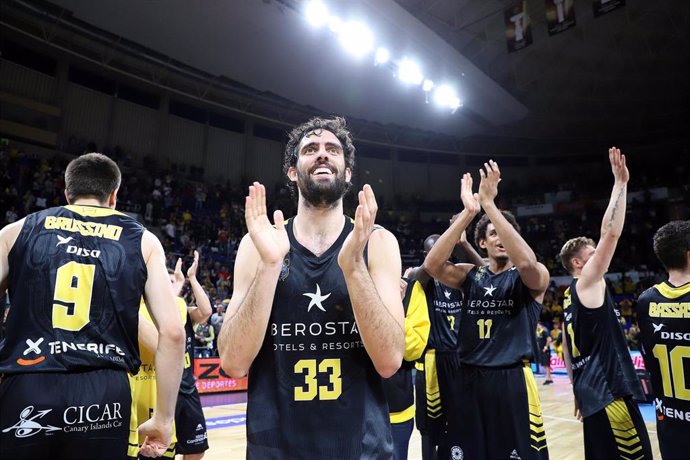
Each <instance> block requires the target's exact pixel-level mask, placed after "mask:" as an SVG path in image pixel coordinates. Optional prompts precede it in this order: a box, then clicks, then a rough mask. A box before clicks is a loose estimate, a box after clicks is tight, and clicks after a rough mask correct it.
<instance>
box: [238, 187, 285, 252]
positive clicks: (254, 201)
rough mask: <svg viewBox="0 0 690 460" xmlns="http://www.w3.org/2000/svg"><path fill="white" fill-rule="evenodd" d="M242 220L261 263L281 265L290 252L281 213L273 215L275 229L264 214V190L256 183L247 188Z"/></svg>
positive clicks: (276, 212) (277, 212)
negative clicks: (247, 194)
mask: <svg viewBox="0 0 690 460" xmlns="http://www.w3.org/2000/svg"><path fill="white" fill-rule="evenodd" d="M244 218H245V221H246V223H247V231H248V232H249V236H250V237H251V239H252V242H253V243H254V247H255V248H256V250H257V251H258V252H259V255H260V256H261V261H262V262H263V263H264V264H266V265H282V263H283V258H284V257H285V255H286V254H287V253H288V251H289V250H290V240H289V238H288V234H287V231H286V230H285V219H284V217H283V212H282V211H278V210H277V211H275V212H274V213H273V221H274V222H275V227H274V226H273V225H271V222H270V221H269V220H268V215H267V214H266V188H265V187H264V186H263V185H261V184H260V183H258V182H254V184H253V185H250V186H249V196H247V197H246V199H245V209H244Z"/></svg>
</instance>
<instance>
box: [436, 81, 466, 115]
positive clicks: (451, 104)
mask: <svg viewBox="0 0 690 460" xmlns="http://www.w3.org/2000/svg"><path fill="white" fill-rule="evenodd" d="M434 102H435V103H436V104H438V105H440V106H442V107H448V108H449V109H451V110H452V111H453V112H455V111H456V110H457V109H458V107H460V106H462V102H461V101H460V98H459V97H458V95H457V94H455V91H454V90H453V88H451V87H450V86H448V85H442V86H439V87H438V88H437V89H436V91H435V92H434Z"/></svg>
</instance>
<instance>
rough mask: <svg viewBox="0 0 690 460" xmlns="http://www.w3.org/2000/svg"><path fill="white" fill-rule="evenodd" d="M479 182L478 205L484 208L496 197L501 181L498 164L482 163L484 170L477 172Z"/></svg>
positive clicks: (492, 161)
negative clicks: (479, 178) (479, 177)
mask: <svg viewBox="0 0 690 460" xmlns="http://www.w3.org/2000/svg"><path fill="white" fill-rule="evenodd" d="M479 175H480V176H481V181H480V182H479V203H480V204H481V205H482V206H484V205H485V204H488V203H489V202H492V201H493V200H494V198H496V195H498V183H499V182H500V181H501V170H500V169H498V163H496V162H495V161H494V160H489V162H488V163H484V168H482V169H480V170H479Z"/></svg>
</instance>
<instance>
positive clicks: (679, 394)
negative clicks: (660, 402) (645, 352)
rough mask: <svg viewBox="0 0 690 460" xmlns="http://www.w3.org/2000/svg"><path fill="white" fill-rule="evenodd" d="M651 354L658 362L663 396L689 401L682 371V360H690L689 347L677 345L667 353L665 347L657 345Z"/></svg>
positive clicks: (689, 394)
mask: <svg viewBox="0 0 690 460" xmlns="http://www.w3.org/2000/svg"><path fill="white" fill-rule="evenodd" d="M652 353H653V354H654V357H655V358H656V359H658V360H659V367H660V368H661V384H662V386H663V387H664V388H663V389H664V396H666V397H669V398H673V397H676V398H678V399H682V400H684V401H690V388H688V387H686V386H685V385H686V380H685V371H684V369H683V360H684V359H690V347H688V346H680V345H678V346H676V347H673V349H672V350H671V353H669V352H668V347H667V346H666V345H661V344H657V345H654V348H653V349H652ZM671 382H673V383H671ZM674 389H675V394H674V391H673V390H674Z"/></svg>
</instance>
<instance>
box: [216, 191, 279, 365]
mask: <svg viewBox="0 0 690 460" xmlns="http://www.w3.org/2000/svg"><path fill="white" fill-rule="evenodd" d="M244 215H245V220H246V223H247V230H248V234H247V235H245V236H244V238H243V239H242V242H241V243H240V247H239V249H238V251H237V258H236V260H235V276H234V279H235V286H234V291H233V296H232V299H231V300H230V304H229V305H228V311H227V316H226V319H225V321H224V322H223V327H222V328H221V330H220V334H219V337H218V353H219V354H220V359H221V365H222V366H223V369H224V370H225V371H226V372H227V373H228V374H229V375H231V376H233V377H243V376H245V375H247V373H248V372H249V367H250V366H251V364H252V362H253V361H254V358H256V355H257V354H258V353H259V349H260V348H261V344H262V343H263V340H264V337H265V335H266V329H267V327H268V320H269V318H270V315H271V305H272V303H273V297H274V296H275V291H276V286H277V284H278V277H279V276H280V269H281V267H282V264H283V258H284V257H285V255H286V254H287V253H288V251H289V250H290V241H289V239H288V235H287V232H286V231H285V222H284V220H283V213H282V212H281V211H275V213H274V214H273V220H274V222H275V227H274V226H273V225H272V224H271V222H270V221H269V220H268V216H267V215H266V189H265V187H264V186H263V185H261V184H260V183H258V182H254V185H251V186H250V187H249V196H247V197H246V200H245V214H244Z"/></svg>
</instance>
